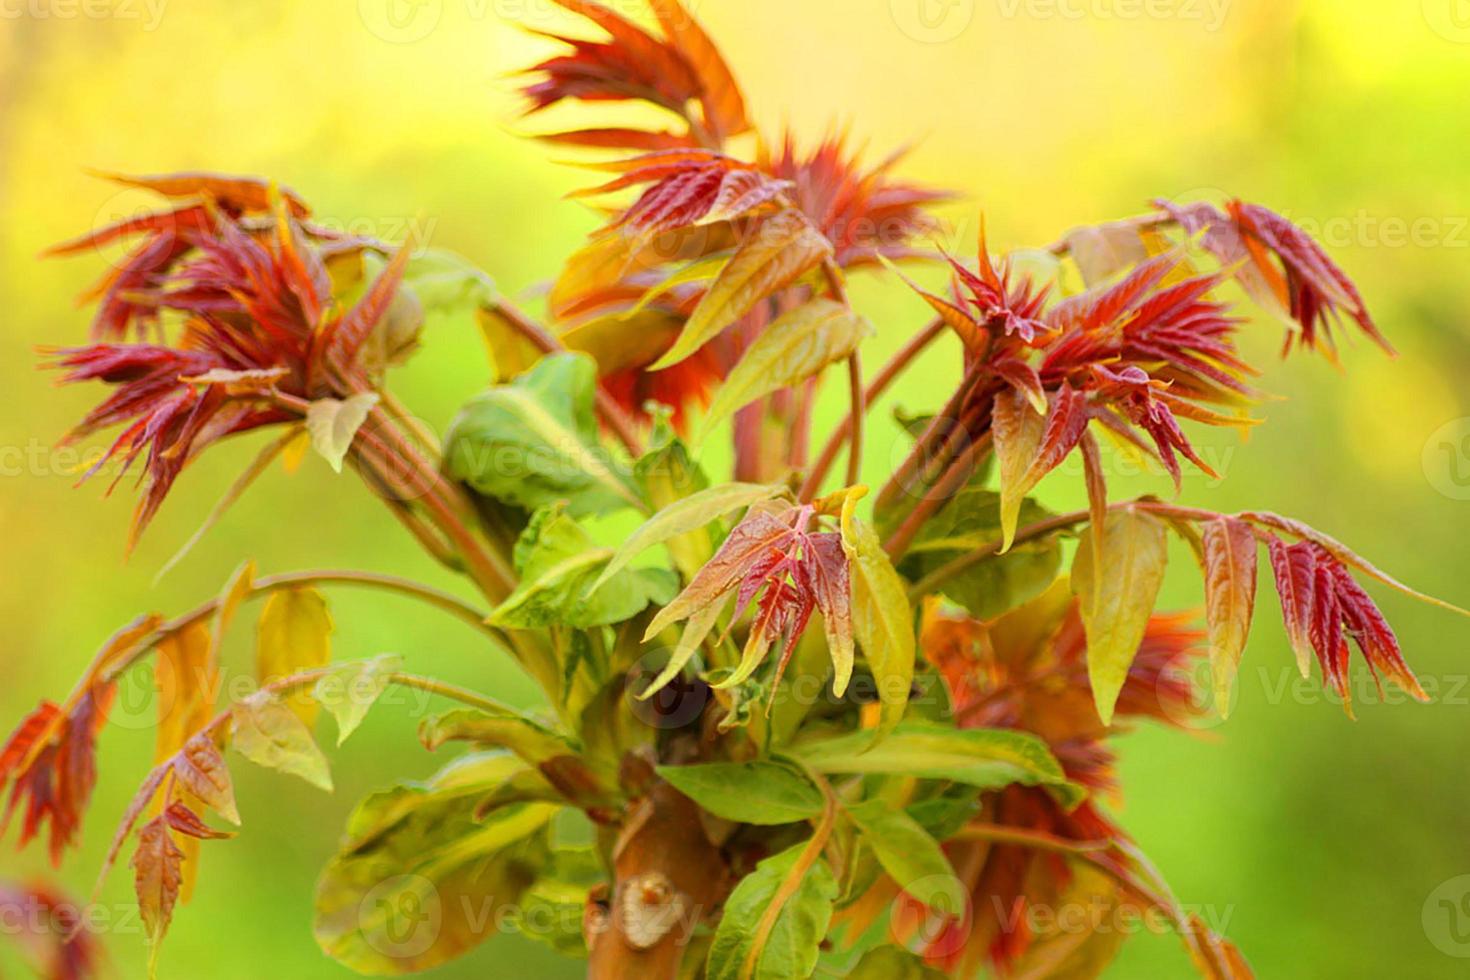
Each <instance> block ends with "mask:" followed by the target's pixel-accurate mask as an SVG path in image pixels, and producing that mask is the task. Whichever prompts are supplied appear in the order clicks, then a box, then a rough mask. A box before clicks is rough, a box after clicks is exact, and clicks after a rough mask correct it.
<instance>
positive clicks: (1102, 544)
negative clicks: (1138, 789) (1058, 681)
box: [1072, 509, 1168, 724]
mask: <svg viewBox="0 0 1470 980" xmlns="http://www.w3.org/2000/svg"><path fill="white" fill-rule="evenodd" d="M1093 534H1094V531H1093V529H1092V528H1088V529H1087V530H1086V531H1084V532H1083V534H1082V539H1081V540H1080V541H1079V542H1078V544H1077V555H1076V557H1075V558H1074V559H1073V562H1072V590H1073V591H1074V592H1075V593H1076V594H1077V597H1078V599H1079V609H1080V611H1081V614H1082V625H1083V628H1084V629H1085V630H1086V633H1087V673H1088V677H1089V679H1090V680H1091V682H1092V697H1093V700H1094V701H1095V702H1096V704H1097V713H1098V716H1099V717H1100V718H1101V719H1102V721H1103V724H1111V723H1112V719H1113V706H1114V705H1115V704H1116V703H1117V701H1118V694H1119V692H1121V691H1122V689H1123V682H1124V681H1125V680H1127V678H1128V668H1129V667H1130V666H1131V665H1132V664H1133V658H1134V656H1135V655H1136V654H1137V653H1138V645H1139V643H1140V642H1142V640H1143V634H1144V630H1145V629H1147V627H1148V619H1149V616H1150V615H1151V614H1152V613H1153V609H1154V603H1155V601H1157V599H1158V596H1159V587H1160V586H1162V585H1163V583H1164V565H1165V562H1166V561H1167V560H1168V528H1167V526H1166V525H1165V524H1164V523H1163V522H1162V521H1160V520H1158V519H1157V518H1155V517H1153V516H1152V515H1149V514H1145V513H1141V512H1139V511H1136V510H1132V509H1124V510H1120V511H1118V512H1116V513H1114V514H1111V515H1109V517H1108V524H1107V528H1106V529H1105V530H1104V532H1103V534H1102V537H1101V540H1100V541H1098V542H1096V543H1094V542H1093V540H1092V535H1093ZM1097 556H1101V562H1102V567H1100V568H1099V567H1098V566H1097V560H1098V558H1097Z"/></svg>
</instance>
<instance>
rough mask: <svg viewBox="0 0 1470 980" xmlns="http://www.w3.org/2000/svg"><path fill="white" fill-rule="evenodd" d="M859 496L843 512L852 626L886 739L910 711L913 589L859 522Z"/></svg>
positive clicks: (852, 497)
mask: <svg viewBox="0 0 1470 980" xmlns="http://www.w3.org/2000/svg"><path fill="white" fill-rule="evenodd" d="M857 499H858V495H856V494H854V495H852V496H850V497H849V498H848V500H847V502H846V503H845V504H844V506H843V510H842V547H843V550H845V551H846V552H847V558H848V562H849V574H850V578H851V586H852V624H853V631H854V634H855V636H856V639H857V643H858V645H859V646H860V647H862V650H863V656H864V657H866V658H867V661H868V666H869V668H870V669H871V670H872V672H873V681H874V683H875V684H876V685H877V687H878V698H879V700H880V701H881V702H882V706H883V707H882V712H881V715H880V721H879V725H878V733H879V734H880V735H882V734H884V733H887V732H891V731H892V730H893V727H894V726H895V725H897V724H898V723H899V721H900V719H902V718H903V714H904V711H905V710H906V709H907V707H908V701H909V689H910V687H911V686H912V684H913V677H914V656H915V650H916V642H915V637H914V611H913V607H912V606H911V605H910V604H909V597H908V590H907V588H906V586H905V585H904V582H903V579H901V578H900V577H899V575H898V572H897V571H895V570H894V568H893V563H892V562H890V561H889V560H888V555H887V553H886V552H884V550H883V545H882V542H880V541H879V540H878V535H877V534H875V533H873V529H872V528H871V527H869V526H868V525H867V524H865V523H864V522H862V521H860V520H858V519H857V516H856V514H855V513H854V509H855V507H856V505H857Z"/></svg>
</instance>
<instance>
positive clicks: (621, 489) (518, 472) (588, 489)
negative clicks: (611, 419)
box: [445, 354, 641, 514]
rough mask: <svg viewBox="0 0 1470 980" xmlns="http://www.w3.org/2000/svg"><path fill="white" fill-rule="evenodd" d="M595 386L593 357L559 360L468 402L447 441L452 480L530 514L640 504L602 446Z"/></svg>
mask: <svg viewBox="0 0 1470 980" xmlns="http://www.w3.org/2000/svg"><path fill="white" fill-rule="evenodd" d="M596 383H597V368H596V365H595V364H594V362H593V361H592V359H591V358H590V357H588V356H587V355H585V354H554V355H550V356H548V357H544V358H542V359H541V360H540V361H538V362H537V363H536V364H535V366H533V367H532V368H531V369H530V370H529V371H527V372H526V373H525V374H523V375H521V376H520V377H519V378H516V379H515V380H514V381H513V382H511V383H510V384H505V385H497V386H495V387H493V388H491V389H489V390H488V391H485V392H484V393H482V394H480V395H478V396H476V397H475V398H473V399H471V400H470V401H469V403H468V404H466V405H465V407H464V408H463V409H461V410H460V413H459V415H458V416H457V417H456V418H455V420H454V423H453V424H452V425H451V427H450V431H449V436H448V439H447V440H446V447H447V449H446V452H445V466H446V467H447V468H448V471H449V474H450V475H451V476H453V477H454V478H455V479H458V480H463V481H464V482H466V483H468V484H469V485H470V486H471V487H473V488H474V489H475V490H476V491H478V492H479V493H482V494H484V495H485V496H488V497H494V498H496V499H498V500H503V501H506V502H507V503H512V504H516V505H518V506H520V507H524V508H526V509H527V510H534V509H536V508H537V507H541V506H543V505H545V504H550V503H555V502H557V501H559V500H566V501H567V502H568V506H569V508H570V511H571V512H572V513H573V514H588V513H599V512H604V511H609V510H614V509H617V508H619V507H625V506H633V507H639V506H641V502H640V501H639V500H638V498H637V496H636V495H635V494H634V493H633V490H632V488H631V487H630V486H629V484H628V481H627V477H626V475H625V474H624V473H623V472H622V468H621V465H620V464H619V463H618V462H617V461H616V460H615V459H614V458H613V457H612V456H611V455H610V454H609V453H607V452H606V451H605V450H604V449H603V448H602V446H601V444H600V443H599V442H598V437H597V422H596V419H595V417H594V414H593V403H594V399H595V388H596Z"/></svg>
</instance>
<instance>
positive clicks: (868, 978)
mask: <svg viewBox="0 0 1470 980" xmlns="http://www.w3.org/2000/svg"><path fill="white" fill-rule="evenodd" d="M847 980H945V975H944V974H943V973H941V972H940V971H938V970H935V969H932V968H930V967H928V966H926V965H924V961H923V960H921V959H919V958H918V957H917V956H915V955H914V954H913V953H910V952H909V951H908V950H906V949H900V948H898V947H897V946H878V947H876V948H874V949H870V950H868V952H867V953H866V955H864V956H863V958H862V960H861V961H860V962H859V963H858V965H857V966H856V967H854V968H853V971H852V972H851V973H849V974H848V975H847Z"/></svg>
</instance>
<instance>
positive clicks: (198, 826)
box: [163, 803, 235, 840]
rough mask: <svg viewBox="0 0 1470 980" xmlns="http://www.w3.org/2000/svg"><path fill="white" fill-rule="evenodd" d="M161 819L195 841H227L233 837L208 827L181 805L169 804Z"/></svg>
mask: <svg viewBox="0 0 1470 980" xmlns="http://www.w3.org/2000/svg"><path fill="white" fill-rule="evenodd" d="M163 817H164V819H165V820H166V821H168V825H169V826H170V827H172V828H173V829H174V830H177V831H178V832H179V833H181V834H185V835H187V836H189V837H193V838H194V839H196V840H228V839H229V838H231V837H234V836H235V835H234V834H233V833H231V832H229V831H226V830H215V829H214V828H213V827H210V826H209V825H208V824H206V823H205V822H204V821H203V820H201V819H199V814H197V813H195V812H194V811H193V810H191V809H189V808H188V807H186V806H184V804H182V803H170V804H169V805H168V809H167V810H165V811H163Z"/></svg>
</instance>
